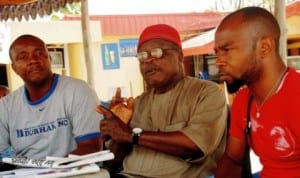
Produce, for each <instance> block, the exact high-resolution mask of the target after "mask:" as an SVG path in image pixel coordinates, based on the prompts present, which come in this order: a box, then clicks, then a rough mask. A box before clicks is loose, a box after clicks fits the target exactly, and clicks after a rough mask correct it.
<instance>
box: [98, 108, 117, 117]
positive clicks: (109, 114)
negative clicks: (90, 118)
mask: <svg viewBox="0 0 300 178" xmlns="http://www.w3.org/2000/svg"><path fill="white" fill-rule="evenodd" d="M96 111H97V112H99V113H101V114H103V115H104V116H105V117H106V118H112V117H113V116H114V115H113V113H112V112H111V111H110V110H109V109H107V108H105V107H103V106H101V105H99V106H97V108H96Z"/></svg>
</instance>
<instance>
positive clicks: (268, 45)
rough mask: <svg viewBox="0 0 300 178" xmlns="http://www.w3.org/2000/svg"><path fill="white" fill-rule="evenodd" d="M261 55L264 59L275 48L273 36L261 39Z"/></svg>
mask: <svg viewBox="0 0 300 178" xmlns="http://www.w3.org/2000/svg"><path fill="white" fill-rule="evenodd" d="M259 47H260V48H259V55H260V57H261V58H262V59H263V58H265V57H266V56H268V55H269V54H270V53H271V52H272V50H274V49H275V41H274V39H273V38H271V37H263V38H261V39H260V40H259Z"/></svg>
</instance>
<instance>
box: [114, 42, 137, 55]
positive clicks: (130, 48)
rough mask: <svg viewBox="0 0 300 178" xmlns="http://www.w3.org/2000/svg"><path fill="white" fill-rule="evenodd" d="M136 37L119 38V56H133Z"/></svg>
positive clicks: (135, 48) (135, 49)
mask: <svg viewBox="0 0 300 178" xmlns="http://www.w3.org/2000/svg"><path fill="white" fill-rule="evenodd" d="M137 43H138V39H135V38H128V39H120V42H119V44H120V56H121V57H135V56H136V52H137Z"/></svg>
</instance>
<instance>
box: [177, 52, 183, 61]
mask: <svg viewBox="0 0 300 178" xmlns="http://www.w3.org/2000/svg"><path fill="white" fill-rule="evenodd" d="M178 58H179V61H180V62H183V60H184V57H183V52H182V51H180V52H178Z"/></svg>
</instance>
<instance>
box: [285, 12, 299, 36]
mask: <svg viewBox="0 0 300 178" xmlns="http://www.w3.org/2000/svg"><path fill="white" fill-rule="evenodd" d="M286 24H287V29H288V35H291V34H300V16H296V15H295V16H292V17H289V18H288V19H287V20H286Z"/></svg>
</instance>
